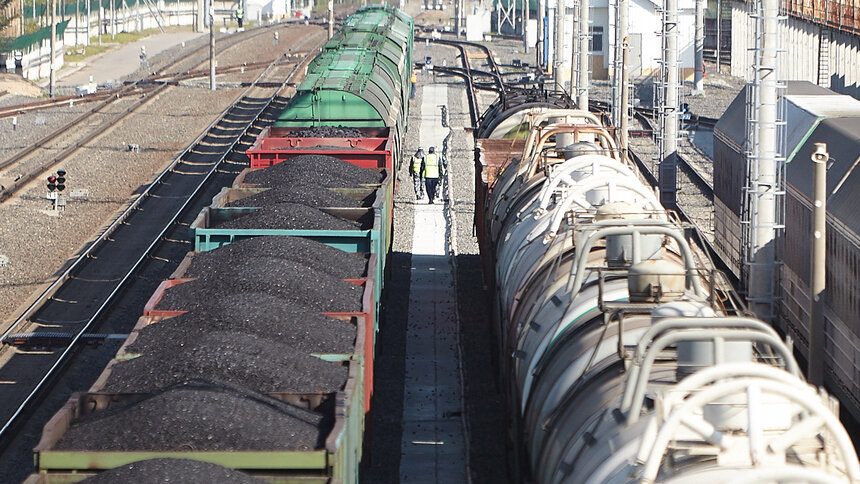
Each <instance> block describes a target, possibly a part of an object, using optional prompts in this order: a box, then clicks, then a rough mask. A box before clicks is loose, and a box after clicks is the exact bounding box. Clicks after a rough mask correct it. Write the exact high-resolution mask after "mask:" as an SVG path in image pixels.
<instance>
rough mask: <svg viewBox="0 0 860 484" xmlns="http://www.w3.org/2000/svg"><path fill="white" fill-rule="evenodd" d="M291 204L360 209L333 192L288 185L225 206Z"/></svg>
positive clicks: (351, 201)
mask: <svg viewBox="0 0 860 484" xmlns="http://www.w3.org/2000/svg"><path fill="white" fill-rule="evenodd" d="M284 202H292V203H301V204H304V205H309V206H312V207H361V206H362V202H361V200H356V199H354V198H352V197H348V196H346V195H344V194H342V193H337V192H333V191H331V190H328V189H326V188H323V187H319V186H314V185H290V186H288V187H275V188H270V189H268V190H266V191H264V192H260V193H257V194H256V195H251V196H249V197H245V198H242V199H240V200H236V201H233V202H230V203H228V204H227V206H228V207H265V206H268V205H274V204H278V203H284Z"/></svg>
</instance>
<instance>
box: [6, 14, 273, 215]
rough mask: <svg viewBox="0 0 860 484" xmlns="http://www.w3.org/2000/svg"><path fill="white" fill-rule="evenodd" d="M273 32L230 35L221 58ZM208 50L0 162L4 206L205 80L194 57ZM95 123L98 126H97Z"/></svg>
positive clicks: (108, 97)
mask: <svg viewBox="0 0 860 484" xmlns="http://www.w3.org/2000/svg"><path fill="white" fill-rule="evenodd" d="M275 25H277V24H275ZM270 28H272V27H271V26H267V27H263V28H259V29H255V30H251V31H247V33H246V32H243V33H241V34H245V35H236V36H235V37H234V36H231V37H228V38H227V39H224V40H222V41H221V46H220V49H219V54H221V53H224V52H225V51H227V50H228V49H230V48H233V47H236V46H238V45H240V44H241V43H242V42H245V41H248V40H250V39H254V38H256V37H258V36H260V35H263V34H267V33H269V31H270V30H269V29H270ZM207 49H208V44H207V45H205V46H201V47H199V48H196V49H189V51H188V52H186V53H185V54H183V55H182V56H181V57H179V58H178V59H174V60H173V61H172V62H171V63H170V64H169V65H166V66H163V67H162V70H163V71H164V73H156V74H153V75H150V76H148V77H145V78H143V79H140V80H138V81H136V82H133V83H130V84H128V85H125V86H122V87H120V88H118V89H115V90H111V91H108V92H105V93H96V94H93V95H90V96H87V97H86V99H87V100H88V101H90V102H97V104H96V105H95V106H94V107H92V108H91V109H89V110H87V111H86V112H84V113H83V114H82V115H80V116H78V117H77V118H75V119H73V120H71V121H70V122H68V123H66V124H64V125H62V126H60V127H58V128H57V129H55V130H54V131H52V132H50V133H48V134H47V135H46V136H44V137H42V138H41V139H39V140H37V141H35V142H33V143H31V144H30V145H29V146H27V147H25V148H23V149H21V150H19V151H18V152H16V153H13V154H12V155H11V156H9V157H7V158H5V159H3V160H2V161H0V178H3V179H6V180H11V181H7V182H6V183H4V185H2V186H0V202H3V201H5V200H7V199H9V198H10V197H12V196H13V195H15V194H16V193H18V192H19V191H20V190H22V189H24V187H26V186H27V185H28V184H29V183H30V182H32V181H33V180H35V179H37V178H39V177H41V176H42V175H44V174H45V173H47V172H49V171H50V170H51V169H52V168H53V167H55V166H57V165H59V164H60V163H62V162H63V161H64V160H66V159H68V158H69V157H70V156H72V155H73V154H75V153H77V152H78V151H79V150H80V149H81V148H83V147H85V146H87V145H88V144H89V143H91V142H93V141H94V140H96V139H97V138H99V137H101V136H102V135H104V134H105V133H108V132H109V131H110V130H111V129H112V128H113V127H115V126H116V125H117V124H118V123H119V122H120V121H122V120H123V119H124V118H126V117H127V116H129V115H131V114H132V113H134V112H135V111H137V110H138V109H140V108H141V107H143V106H144V105H146V104H147V102H149V101H151V100H152V99H154V98H155V97H156V96H158V95H159V94H161V93H163V92H164V91H165V90H166V89H167V88H168V87H169V86H170V85H173V84H177V83H178V82H180V81H182V80H187V79H191V78H195V77H203V76H207V75H208V69H196V68H197V67H199V66H200V65H201V64H202V63H203V62H204V61H203V60H201V59H199V58H195V56H199V55H202V54H203V53H204V51H205V53H206V55H208V50H207ZM189 60H191V61H192V64H191V66H192V67H193V68H194V69H192V70H182V69H181V68H179V66H181V65H183V64H185V63H187V62H188V61H189ZM267 64H268V63H254V64H248V65H240V66H230V67H228V68H223V69H221V73H224V72H234V71H236V70H240V69H246V68H247V69H254V68H264V67H266V65H267ZM131 96H137V98H136V99H132V100H131V101H129V102H126V103H125V105H124V106H122V107H119V108H118V109H114V106H116V105H118V104H121V103H120V99H123V98H127V97H131ZM75 102H76V99H74V98H70V97H67V98H62V99H60V100H46V101H38V102H36V103H32V104H31V105H20V106H11V107H8V108H4V109H2V110H0V117H2V116H3V115H6V116H11V115H13V114H16V113H23V112H31V111H33V110H40V109H48V108H54V107H57V106H63V105H67V104H68V105H72V104H74V103H75ZM93 120H97V121H96V122H95V123H93Z"/></svg>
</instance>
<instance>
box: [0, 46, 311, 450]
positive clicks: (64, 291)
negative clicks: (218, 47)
mask: <svg viewBox="0 0 860 484" xmlns="http://www.w3.org/2000/svg"><path fill="white" fill-rule="evenodd" d="M323 41H324V34H323V32H321V31H320V32H317V33H315V34H314V35H309V36H306V37H305V38H303V39H302V40H301V41H299V42H298V44H308V47H310V46H311V44H312V45H314V46H315V45H318V44H321V43H322V42H323ZM292 47H293V48H295V47H297V45H293V46H292ZM309 59H310V57H309V56H308V57H307V58H305V59H293V58H292V57H290V58H287V57H285V56H279V57H278V58H277V59H275V61H273V62H272V63H271V64H269V65H268V66H267V67H266V68H265V69H264V70H263V71H262V72H261V73H260V75H259V76H258V77H257V78H256V80H255V81H254V82H253V83H252V85H250V86H249V87H248V88H247V89H245V90H244V92H243V93H242V94H240V96H238V97H237V98H236V100H235V102H234V103H233V104H232V105H231V106H230V107H229V108H228V109H226V110H225V111H224V112H223V113H222V114H221V116H219V118H218V120H217V121H216V122H213V123H212V124H211V125H210V126H209V128H208V129H207V130H206V131H205V132H204V133H202V134H201V135H200V136H199V137H198V138H197V139H196V140H195V141H194V142H193V143H192V144H191V145H190V147H189V148H188V149H186V150H185V151H184V152H183V153H182V154H181V155H180V156H178V157H177V158H176V159H175V160H174V162H173V163H172V164H171V165H170V166H169V167H168V168H167V169H165V170H164V171H163V172H162V173H161V174H160V175H159V176H158V177H157V178H156V179H155V180H154V181H153V182H152V183H151V184H149V185H148V186H147V187H146V188H145V190H144V191H143V192H142V193H141V194H140V195H139V196H137V197H136V198H135V199H134V200H133V202H131V203H130V204H129V206H128V207H127V208H126V209H125V210H124V211H123V212H122V213H121V214H119V215H118V216H117V217H116V218H115V219H114V220H113V221H112V222H111V223H110V224H109V225H108V226H107V227H106V228H105V229H104V231H103V232H102V233H101V234H100V236H99V237H98V238H97V239H96V240H95V241H93V242H92V243H91V244H89V245H88V247H87V248H86V249H85V250H83V251H82V252H81V253H80V254H78V255H77V257H76V258H75V259H74V260H73V261H71V263H70V264H69V265H68V267H67V268H66V269H65V270H64V271H63V272H62V273H61V274H60V275H59V277H57V278H56V280H55V281H54V282H53V283H52V284H51V285H50V286H49V287H48V288H47V289H46V290H45V291H44V292H43V293H42V294H41V295H40V296H39V297H38V298H37V299H36V300H35V301H34V302H33V303H32V304H31V305H30V306H29V308H27V310H26V311H24V313H23V314H21V315H20V316H19V317H18V318H17V319H16V321H15V322H14V323H13V325H12V326H11V327H10V328H9V329H8V330H7V331H6V332H5V333H4V334H3V336H2V341H3V343H4V346H3V347H2V348H0V360H2V361H3V363H4V364H3V366H2V367H0V380H2V381H4V382H5V383H7V385H5V386H4V399H3V401H2V403H0V422H2V427H0V448H2V447H4V446H7V445H9V444H10V443H11V442H12V440H13V439H12V437H13V434H15V431H16V430H18V429H20V428H22V425H23V422H24V421H25V420H26V419H27V417H28V416H30V415H31V414H32V411H33V408H34V407H35V404H36V403H37V402H39V401H41V400H42V399H43V398H44V397H45V395H46V394H47V393H48V390H49V389H50V388H51V386H52V384H53V383H55V382H56V381H57V380H58V378H59V376H60V375H61V374H62V372H63V370H64V369H65V368H66V366H67V365H68V364H69V361H70V359H71V358H72V356H73V355H75V353H76V350H78V349H79V347H80V344H81V343H83V342H87V341H93V340H97V341H98V340H104V339H107V338H111V337H117V338H122V337H124V335H123V334H120V335H118V336H111V335H100V334H96V333H97V332H98V331H99V330H100V327H101V325H102V324H103V323H104V322H105V321H106V320H110V319H111V318H126V319H129V318H130V321H126V323H127V324H125V331H126V332H127V331H128V330H129V329H130V328H131V326H133V324H134V321H135V319H136V317H134V316H130V314H135V313H134V309H132V310H131V311H130V312H126V313H125V314H124V315H123V314H119V315H118V313H117V311H119V309H117V308H122V307H127V306H129V305H131V306H133V307H135V308H136V311H137V312H136V314H138V315H139V314H140V312H141V307H140V306H139V305H137V306H135V304H136V303H134V302H133V299H134V297H137V298H138V299H139V298H140V294H141V293H143V294H148V293H147V292H146V291H147V288H148V290H149V293H151V291H152V287H151V286H152V281H154V280H160V279H163V278H164V277H166V275H167V274H169V267H170V265H171V264H173V263H175V262H178V260H179V258H181V256H182V255H183V254H184V253H185V251H187V250H188V240H187V237H188V234H187V226H188V224H190V222H191V221H192V220H193V219H194V217H195V216H196V214H197V212H198V211H199V210H200V209H201V208H202V207H203V206H205V205H207V204H208V201H209V200H210V199H211V197H212V195H214V193H216V192H217V191H218V190H219V189H220V188H221V187H222V186H224V185H226V184H228V183H229V181H230V180H231V179H232V178H233V177H234V176H235V175H236V174H237V173H238V171H240V170H241V169H242V168H244V167H245V166H246V163H247V157H246V156H245V155H244V149H245V148H247V147H248V146H250V143H251V142H252V141H253V139H254V137H255V136H256V134H257V133H258V132H259V130H261V129H262V128H263V127H264V126H265V125H266V124H268V123H270V122H271V121H273V120H274V119H275V117H276V114H277V113H278V112H279V111H280V109H282V108H283V104H284V102H283V100H282V98H279V97H278V96H279V93H282V92H283V90H284V88H285V87H286V86H287V85H288V84H289V83H290V82H291V81H292V80H293V78H294V77H295V76H296V75H297V74H299V73H301V72H303V70H302V67H303V66H304V65H305V64H306V62H307V61H308V60H309ZM148 273H152V274H149V275H148ZM130 300H131V301H132V302H129V301H130ZM51 345H59V346H57V347H52V346H51ZM22 375H23V376H22ZM26 375H30V376H33V377H34V378H26V377H25V376H26ZM66 396H67V393H66ZM33 425H36V424H33ZM31 426H32V425H31ZM39 428H40V427H39V426H38V425H36V426H35V428H31V429H30V433H32V432H33V431H38V429H39ZM24 448H25V450H28V449H26V445H25V446H24Z"/></svg>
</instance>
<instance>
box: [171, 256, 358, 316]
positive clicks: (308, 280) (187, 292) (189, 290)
mask: <svg viewBox="0 0 860 484" xmlns="http://www.w3.org/2000/svg"><path fill="white" fill-rule="evenodd" d="M222 269H223V270H221V271H217V272H212V273H207V274H205V275H203V276H201V277H199V278H198V279H195V280H193V281H190V282H186V283H184V284H179V285H176V286H173V287H171V288H170V289H168V290H167V291H165V293H164V297H163V298H162V299H161V301H160V303H159V304H158V308H159V309H171V310H187V311H190V310H194V309H196V308H201V307H206V306H209V305H211V304H212V300H213V299H216V298H227V299H230V298H232V296H233V295H235V294H241V293H265V294H269V295H272V296H277V297H281V298H283V299H284V301H285V302H286V303H291V304H297V305H301V306H308V307H311V308H314V309H318V310H320V311H326V312H328V311H337V312H346V311H360V310H361V297H362V294H363V291H364V288H363V287H361V286H357V285H355V284H352V283H350V282H347V281H344V280H342V279H338V278H336V277H332V276H330V275H328V274H322V273H320V272H316V271H314V270H312V269H311V268H309V267H308V266H306V265H303V264H300V263H298V262H294V261H287V260H273V259H268V258H258V259H249V260H248V261H246V262H243V263H237V264H235V265H233V266H229V267H224V268H222Z"/></svg>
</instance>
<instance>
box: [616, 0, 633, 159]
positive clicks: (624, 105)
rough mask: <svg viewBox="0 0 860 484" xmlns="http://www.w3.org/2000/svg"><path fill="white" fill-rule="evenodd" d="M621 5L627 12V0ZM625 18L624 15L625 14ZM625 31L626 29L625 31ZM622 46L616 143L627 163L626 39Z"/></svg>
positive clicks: (628, 54) (628, 90)
mask: <svg viewBox="0 0 860 484" xmlns="http://www.w3.org/2000/svg"><path fill="white" fill-rule="evenodd" d="M621 3H622V4H623V5H622V7H621V8H623V9H624V10H627V0H621ZM625 17H626V14H625ZM625 30H626V29H625ZM622 42H623V44H622V46H621V110H620V112H619V113H618V115H619V117H620V120H621V123H620V131H621V133H620V134H621V136H619V138H618V141H619V143H620V146H619V148H620V150H621V161H623V162H625V163H627V159H628V155H627V143H628V140H627V134H628V133H627V132H628V123H629V120H630V117H629V116H628V115H627V114H628V113H629V112H630V89H628V87H627V86H628V84H630V42H629V39H628V38H627V37H624V40H623V41H622Z"/></svg>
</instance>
